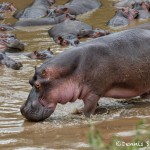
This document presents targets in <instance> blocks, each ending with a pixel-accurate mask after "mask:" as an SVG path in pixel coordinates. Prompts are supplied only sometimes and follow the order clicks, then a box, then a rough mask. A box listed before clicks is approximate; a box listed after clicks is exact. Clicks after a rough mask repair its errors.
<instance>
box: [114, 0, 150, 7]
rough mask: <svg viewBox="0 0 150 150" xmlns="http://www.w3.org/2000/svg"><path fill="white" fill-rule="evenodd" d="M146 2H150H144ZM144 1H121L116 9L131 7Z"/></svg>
mask: <svg viewBox="0 0 150 150" xmlns="http://www.w3.org/2000/svg"><path fill="white" fill-rule="evenodd" d="M144 1H146V2H150V0H144ZM141 2H143V0H120V1H119V2H117V3H116V4H115V7H118V8H119V7H131V5H132V4H134V3H141Z"/></svg>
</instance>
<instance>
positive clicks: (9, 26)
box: [0, 24, 15, 31]
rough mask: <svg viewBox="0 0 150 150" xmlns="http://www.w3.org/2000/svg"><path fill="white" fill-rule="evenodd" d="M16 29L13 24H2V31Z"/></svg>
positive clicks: (0, 26) (0, 29)
mask: <svg viewBox="0 0 150 150" xmlns="http://www.w3.org/2000/svg"><path fill="white" fill-rule="evenodd" d="M14 29H15V28H14V27H13V26H12V25H11V24H0V31H10V30H14Z"/></svg>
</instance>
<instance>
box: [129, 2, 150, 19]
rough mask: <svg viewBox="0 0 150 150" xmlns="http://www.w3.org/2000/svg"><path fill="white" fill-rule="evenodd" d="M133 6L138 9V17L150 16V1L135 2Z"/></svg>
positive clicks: (145, 17)
mask: <svg viewBox="0 0 150 150" xmlns="http://www.w3.org/2000/svg"><path fill="white" fill-rule="evenodd" d="M132 8H133V9H135V10H138V17H137V18H138V19H148V18H150V3H148V2H141V3H136V2H135V3H133V4H132Z"/></svg>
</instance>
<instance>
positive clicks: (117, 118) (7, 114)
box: [0, 0, 150, 150]
mask: <svg viewBox="0 0 150 150" xmlns="http://www.w3.org/2000/svg"><path fill="white" fill-rule="evenodd" d="M66 1H67V0H58V4H63V3H65V2H66ZM2 2H3V1H2V0H0V3H2ZM10 2H13V3H14V5H15V6H16V7H17V8H18V9H22V8H25V7H26V6H27V5H28V4H30V3H31V0H26V1H20V0H10ZM102 3H103V6H102V7H101V8H100V9H98V10H95V11H93V12H90V13H87V14H85V15H81V16H79V17H78V19H80V20H83V21H85V22H86V23H88V24H90V25H93V26H94V27H95V28H102V29H107V30H109V31H111V32H113V30H112V29H109V28H108V27H106V26H105V24H106V22H107V21H108V20H109V19H110V18H111V17H112V16H113V15H114V11H115V9H114V7H113V6H112V3H113V2H112V1H110V0H102ZM15 21H16V20H15V19H13V18H8V19H6V20H5V21H4V22H5V23H7V22H9V23H14V22H15ZM147 21H150V20H147ZM141 23H143V21H134V22H133V23H132V24H131V25H130V26H135V25H138V24H141ZM49 28H50V26H43V27H32V28H31V27H30V28H22V29H18V30H15V31H11V33H15V34H16V35H17V37H18V38H19V39H21V40H22V41H23V42H24V43H25V44H26V47H25V51H24V52H21V53H13V54H12V53H11V54H9V53H8V55H9V56H10V57H12V58H14V59H16V60H18V61H20V62H22V63H23V68H22V69H21V70H19V71H16V70H12V69H8V68H6V67H3V66H1V68H0V69H1V71H0V150H6V149H8V150H9V149H10V150H11V149H15V150H38V149H39V150H46V149H48V150H90V147H89V145H88V141H87V136H86V135H87V132H88V131H89V126H88V124H89V120H88V119H86V118H84V117H83V116H82V115H77V114H75V112H76V110H77V109H81V108H82V106H83V103H82V102H81V101H76V102H75V103H72V104H70V103H68V104H66V105H58V106H57V108H56V111H55V113H54V114H53V115H52V116H51V117H50V118H49V119H47V120H45V121H43V122H38V123H34V122H28V121H27V120H26V119H25V118H23V116H22V115H21V114H20V106H21V105H22V104H23V103H24V101H25V100H26V99H27V96H28V94H29V91H30V89H31V87H30V85H29V84H28V80H29V78H30V77H32V75H33V73H34V66H35V65H40V64H41V63H42V61H39V60H31V59H29V58H27V57H26V56H25V54H27V53H28V52H30V51H34V50H39V49H46V48H48V47H51V50H52V51H53V52H54V53H55V54H58V53H60V52H62V51H63V50H65V48H64V47H63V48H62V47H60V46H57V45H56V44H55V43H54V42H53V40H52V39H51V38H50V37H49V36H48V33H47V30H48V29H49ZM115 31H116V30H115ZM100 105H101V107H100V109H99V110H98V114H97V115H95V116H93V117H92V121H93V122H94V123H95V125H96V127H97V129H98V130H99V131H100V132H101V133H102V135H103V137H104V139H105V140H106V141H108V140H110V139H111V137H112V135H120V136H121V137H124V138H125V139H130V137H131V136H133V134H132V133H133V131H134V128H135V125H136V124H137V122H138V121H139V120H140V119H141V118H142V119H143V118H146V119H147V120H148V122H149V121H150V119H149V117H150V100H141V99H138V98H137V99H133V100H130V101H124V100H120V101H117V100H115V99H102V100H101V101H100Z"/></svg>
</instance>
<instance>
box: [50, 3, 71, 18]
mask: <svg viewBox="0 0 150 150" xmlns="http://www.w3.org/2000/svg"><path fill="white" fill-rule="evenodd" d="M67 13H69V9H68V8H66V7H63V6H60V7H51V8H50V9H49V16H53V17H58V16H61V15H63V14H67Z"/></svg>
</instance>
